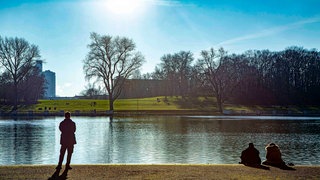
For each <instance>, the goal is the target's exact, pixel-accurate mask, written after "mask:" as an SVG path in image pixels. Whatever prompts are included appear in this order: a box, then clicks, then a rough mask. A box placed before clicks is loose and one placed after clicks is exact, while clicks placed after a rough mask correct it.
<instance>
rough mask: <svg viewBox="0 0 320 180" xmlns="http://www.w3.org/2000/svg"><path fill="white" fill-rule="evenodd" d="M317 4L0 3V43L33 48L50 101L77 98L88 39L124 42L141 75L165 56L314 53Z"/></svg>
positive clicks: (288, 0)
mask: <svg viewBox="0 0 320 180" xmlns="http://www.w3.org/2000/svg"><path fill="white" fill-rule="evenodd" d="M319 7H320V1H319V0H303V1H302V0H281V1H279V0H207V1H205V0H0V36H2V37H19V38H24V39H25V40H27V41H28V42H29V43H31V44H34V45H37V46H38V47H39V49H40V53H41V58H42V60H44V61H45V63H44V64H43V70H51V71H53V72H55V73H56V94H57V96H61V97H64V96H74V95H79V94H80V92H81V91H82V90H84V89H85V87H86V86H87V84H88V82H87V81H86V80H85V77H84V72H83V69H82V67H83V60H84V59H85V57H86V55H87V53H88V52H89V49H88V47H87V45H88V44H89V43H90V33H91V32H96V33H98V34H101V35H111V36H121V37H128V38H130V39H132V40H133V41H134V42H135V44H136V50H137V51H140V52H141V53H142V54H143V55H144V57H145V61H146V62H145V63H144V64H143V66H142V68H141V72H142V74H144V73H147V72H153V71H154V68H155V66H156V65H157V64H159V63H160V58H161V57H162V56H163V55H165V54H173V53H177V52H179V51H191V52H192V53H193V54H194V57H195V59H197V58H198V57H199V54H200V52H201V51H202V50H208V49H209V48H211V47H212V48H215V49H218V48H220V47H223V48H224V49H225V50H227V51H228V53H229V54H232V53H236V54H240V53H243V52H245V51H247V50H261V49H269V50H271V51H281V50H284V49H286V48H287V47H290V46H299V47H304V48H307V49H311V48H316V49H318V50H320V9H319Z"/></svg>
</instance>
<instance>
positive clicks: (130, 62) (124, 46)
mask: <svg viewBox="0 0 320 180" xmlns="http://www.w3.org/2000/svg"><path fill="white" fill-rule="evenodd" d="M90 38H91V43H90V44H89V45H88V48H89V49H90V51H89V53H88V54H87V56H86V58H85V59H84V61H83V63H84V65H83V70H84V72H85V78H86V79H87V80H90V79H93V78H95V79H96V81H101V82H102V83H103V84H104V86H105V88H106V90H107V93H108V95H109V101H110V102H109V104H110V105H109V108H110V110H113V109H114V107H113V103H114V101H115V100H116V99H117V98H118V97H119V95H120V94H121V90H122V87H123V84H124V81H125V80H126V79H127V78H128V77H129V76H130V75H132V73H133V72H134V71H135V70H137V69H139V68H140V67H141V66H142V63H143V62H144V57H143V56H142V54H141V53H140V52H136V51H135V48H136V45H135V43H134V42H133V41H132V40H131V39H128V38H126V37H119V36H117V37H112V36H109V35H99V34H97V33H91V35H90Z"/></svg>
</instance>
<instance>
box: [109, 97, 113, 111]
mask: <svg viewBox="0 0 320 180" xmlns="http://www.w3.org/2000/svg"><path fill="white" fill-rule="evenodd" d="M113 102H114V99H113V98H112V95H109V110H110V111H113Z"/></svg>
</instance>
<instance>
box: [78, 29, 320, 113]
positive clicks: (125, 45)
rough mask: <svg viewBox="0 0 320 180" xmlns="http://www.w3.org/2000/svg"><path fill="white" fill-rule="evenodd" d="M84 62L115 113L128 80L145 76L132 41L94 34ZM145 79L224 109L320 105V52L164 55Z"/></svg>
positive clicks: (89, 76) (293, 49) (294, 49)
mask: <svg viewBox="0 0 320 180" xmlns="http://www.w3.org/2000/svg"><path fill="white" fill-rule="evenodd" d="M91 40H92V42H91V44H89V46H88V47H89V49H90V52H89V53H88V55H87V57H86V59H85V60H84V66H83V68H84V71H85V75H86V78H87V79H92V78H97V80H98V81H99V80H100V81H101V82H103V84H104V87H105V89H106V90H107V92H108V94H109V100H110V109H111V110H113V105H112V104H113V102H114V100H116V99H117V98H118V97H119V95H120V93H121V90H122V86H123V84H124V82H125V80H126V79H128V78H130V77H135V78H137V76H139V73H136V70H137V69H139V68H140V67H141V65H142V63H143V61H144V58H143V56H142V55H141V53H139V52H136V51H135V44H134V43H133V41H132V40H130V39H127V38H121V37H115V38H114V37H111V36H101V35H98V34H96V33H92V34H91ZM160 61H161V62H160V64H158V65H157V66H156V67H155V71H154V72H152V73H148V74H144V75H142V76H140V78H141V79H154V80H163V81H164V82H166V89H167V90H168V91H166V92H167V93H168V94H164V95H171V96H178V95H179V96H214V97H216V99H217V107H218V109H219V111H222V110H223V104H224V103H225V102H226V101H230V102H233V103H239V104H246V105H256V104H259V105H312V104H317V105H318V104H320V101H319V100H320V93H318V90H319V88H320V52H319V51H317V50H316V49H311V50H307V49H304V48H302V47H289V48H287V49H285V50H283V51H279V52H272V51H269V50H262V51H258V50H256V51H247V52H245V53H243V54H230V55H229V54H228V53H227V52H226V51H225V50H224V49H223V48H220V49H218V50H215V49H213V48H211V49H209V50H203V51H202V52H201V54H200V58H199V59H197V60H196V61H195V59H194V56H193V54H192V53H191V52H190V51H180V52H177V53H174V54H166V55H164V56H162V57H161V59H160Z"/></svg>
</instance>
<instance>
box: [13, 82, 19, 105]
mask: <svg viewBox="0 0 320 180" xmlns="http://www.w3.org/2000/svg"><path fill="white" fill-rule="evenodd" d="M13 96H14V97H13V98H14V99H13V110H14V111H15V110H17V109H18V83H14V95H13Z"/></svg>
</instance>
